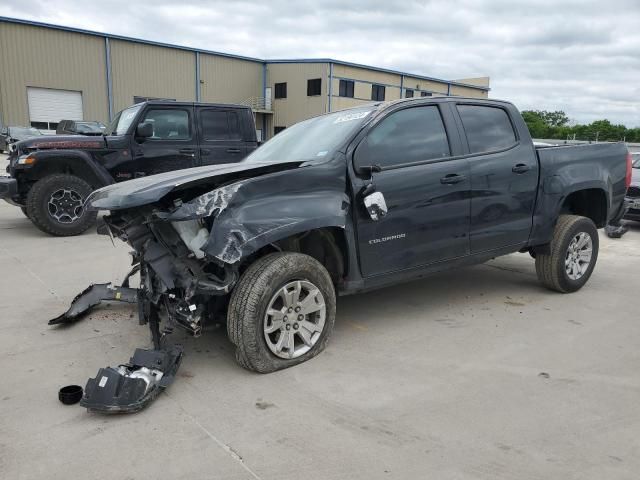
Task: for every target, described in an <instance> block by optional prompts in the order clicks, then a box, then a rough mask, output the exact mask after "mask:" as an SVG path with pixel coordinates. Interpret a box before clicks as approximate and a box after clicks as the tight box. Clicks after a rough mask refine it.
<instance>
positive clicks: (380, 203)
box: [363, 192, 388, 222]
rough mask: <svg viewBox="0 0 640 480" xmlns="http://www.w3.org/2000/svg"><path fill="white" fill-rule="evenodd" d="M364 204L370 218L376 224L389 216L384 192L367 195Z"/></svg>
mask: <svg viewBox="0 0 640 480" xmlns="http://www.w3.org/2000/svg"><path fill="white" fill-rule="evenodd" d="M363 202H364V207H365V208H366V209H367V213H368V214H369V217H370V218H371V220H373V221H374V222H377V221H378V220H380V219H381V218H382V217H384V216H385V215H386V214H387V211H388V210H387V202H385V200H384V195H383V194H382V192H373V193H370V194H369V195H366V196H365V197H364V198H363Z"/></svg>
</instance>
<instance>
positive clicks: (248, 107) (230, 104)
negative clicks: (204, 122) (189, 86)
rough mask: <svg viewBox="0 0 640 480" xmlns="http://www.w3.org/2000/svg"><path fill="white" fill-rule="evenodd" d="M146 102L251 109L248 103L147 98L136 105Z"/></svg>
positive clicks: (151, 103) (149, 103) (148, 103)
mask: <svg viewBox="0 0 640 480" xmlns="http://www.w3.org/2000/svg"><path fill="white" fill-rule="evenodd" d="M140 104H146V105H163V106H166V105H178V106H182V107H185V106H187V107H225V108H229V107H231V108H237V109H246V110H251V107H250V106H248V105H240V104H235V103H206V102H176V101H173V100H147V101H146V102H140V103H138V104H137V105H140Z"/></svg>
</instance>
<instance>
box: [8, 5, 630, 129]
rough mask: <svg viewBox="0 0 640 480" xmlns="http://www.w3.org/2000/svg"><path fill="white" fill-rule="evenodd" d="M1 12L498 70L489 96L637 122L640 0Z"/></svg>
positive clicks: (453, 71) (218, 44) (354, 57)
mask: <svg viewBox="0 0 640 480" xmlns="http://www.w3.org/2000/svg"><path fill="white" fill-rule="evenodd" d="M0 15H2V16H7V17H15V18H23V19H29V20H36V21H41V22H47V23H54V24H59V25H65V26H71V27H78V28H84V29H88V30H96V31H100V32H107V33H114V34H119V35H126V36H131V37H136V38H143V39H147V40H154V41H159V42H165V43H173V44H179V45H186V46H191V47H197V48H202V49H206V50H215V51H221V52H228V53H234V54H239V55H246V56H251V57H258V58H266V59H274V58H327V57H329V58H335V59H339V60H345V61H349V62H354V63H363V64H367V65H374V66H379V67H386V68H391V69H396V70H401V71H406V72H411V73H418V74H422V75H426V76H432V77H438V78H445V79H459V78H469V77H478V76H490V77H491V89H492V90H491V92H490V94H489V95H490V97H493V98H500V99H505V100H509V101H512V102H514V103H515V104H516V105H517V106H518V107H519V108H520V109H521V110H531V109H533V110H563V111H564V112H565V113H567V115H568V116H569V118H571V120H572V122H578V123H587V122H591V121H593V120H599V119H603V118H606V119H609V120H610V121H612V122H613V123H623V124H625V125H626V126H628V127H640V0H609V1H608V2H602V1H598V2H596V1H590V0H554V1H551V0H461V1H455V0H450V1H447V0H442V1H441V0H433V1H416V2H414V1H410V0H402V1H396V0H386V1H380V0H368V1H366V0H328V1H323V0H315V1H307V0H297V1H285V0H268V1H265V0H259V1H258V0H244V1H233V0H227V1H217V0H209V1H198V0H181V1H180V2H176V1H175V0H173V1H167V0H154V1H142V0H137V1H132V0H102V1H100V2H91V1H86V0H85V1H83V2H77V1H75V0H56V1H55V2H52V1H50V0H47V1H40V0H2V2H1V3H0Z"/></svg>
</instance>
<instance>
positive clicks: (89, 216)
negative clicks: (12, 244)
mask: <svg viewBox="0 0 640 480" xmlns="http://www.w3.org/2000/svg"><path fill="white" fill-rule="evenodd" d="M91 191H92V188H91V185H89V184H88V183H87V182H85V181H84V180H82V179H81V178H79V177H76V176H74V175H67V174H55V175H49V176H46V177H44V178H42V179H40V180H38V181H37V182H36V183H35V184H34V185H33V187H32V188H31V190H29V194H28V195H27V216H28V217H29V218H30V219H31V221H32V222H33V224H34V225H35V226H36V227H38V228H39V229H40V230H42V231H43V232H45V233H48V234H50V235H55V236H59V237H66V236H71V235H79V234H81V233H82V232H84V231H85V230H87V229H88V228H89V227H91V226H92V225H94V224H95V221H96V216H97V213H96V212H87V211H85V209H84V202H85V200H86V199H87V197H88V196H89V194H90V193H91Z"/></svg>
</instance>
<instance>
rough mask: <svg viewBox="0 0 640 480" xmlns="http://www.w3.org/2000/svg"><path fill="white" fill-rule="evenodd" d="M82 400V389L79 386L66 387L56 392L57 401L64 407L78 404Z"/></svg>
mask: <svg viewBox="0 0 640 480" xmlns="http://www.w3.org/2000/svg"><path fill="white" fill-rule="evenodd" d="M81 398H82V387H81V386H80V385H67V386H66V387H62V388H61V389H60V390H59V391H58V400H60V401H61V402H62V403H64V404H65V405H73V404H74V403H78V402H79V401H80V399H81Z"/></svg>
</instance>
